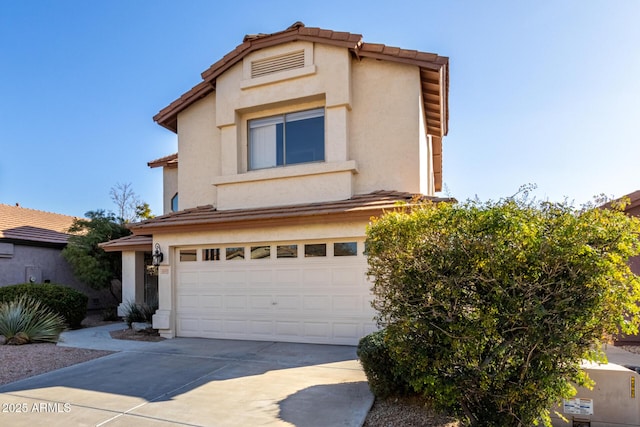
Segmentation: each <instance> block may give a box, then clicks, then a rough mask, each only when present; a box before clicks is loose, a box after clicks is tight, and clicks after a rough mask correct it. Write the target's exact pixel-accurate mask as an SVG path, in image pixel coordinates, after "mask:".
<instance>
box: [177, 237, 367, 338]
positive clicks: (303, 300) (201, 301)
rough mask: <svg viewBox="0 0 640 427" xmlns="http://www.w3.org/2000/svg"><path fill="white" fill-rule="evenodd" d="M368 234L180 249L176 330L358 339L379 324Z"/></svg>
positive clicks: (244, 335)
mask: <svg viewBox="0 0 640 427" xmlns="http://www.w3.org/2000/svg"><path fill="white" fill-rule="evenodd" d="M363 249H364V248H363V242H361V241H360V242H357V243H356V242H321V243H313V244H309V243H307V244H305V243H296V244H291V243H285V244H263V245H233V246H229V245H227V246H213V247H199V248H181V249H178V250H177V254H178V256H177V258H178V260H177V264H176V282H177V283H176V319H177V335H178V336H183V337H203V338H226V339H247V340H273V341H292V342H307V343H330V344H349V345H355V344H357V343H358V340H359V339H360V338H361V337H363V336H364V335H366V334H368V333H370V332H372V331H374V330H375V329H376V327H375V323H374V321H373V316H374V315H375V312H374V310H373V309H372V308H371V305H370V301H371V297H370V292H369V290H370V283H369V282H368V281H367V279H366V274H365V273H366V269H367V263H366V258H365V257H364V255H363V254H362V252H363Z"/></svg>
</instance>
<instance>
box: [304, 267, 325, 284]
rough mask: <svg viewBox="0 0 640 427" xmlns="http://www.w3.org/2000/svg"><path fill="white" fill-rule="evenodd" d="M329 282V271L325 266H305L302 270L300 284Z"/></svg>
mask: <svg viewBox="0 0 640 427" xmlns="http://www.w3.org/2000/svg"><path fill="white" fill-rule="evenodd" d="M330 283H331V271H330V270H327V269H326V268H320V267H317V268H305V269H304V270H303V272H302V284H303V285H304V286H309V285H318V284H321V285H325V286H326V285H328V284H330Z"/></svg>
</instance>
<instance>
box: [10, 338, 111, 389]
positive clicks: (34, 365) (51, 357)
mask: <svg viewBox="0 0 640 427" xmlns="http://www.w3.org/2000/svg"><path fill="white" fill-rule="evenodd" d="M111 353H112V352H111V351H102V350H87V349H84V348H71V347H58V346H56V345H55V344H49V343H46V344H45V343H39V344H25V345H0V360H1V361H2V369H0V385H2V384H7V383H10V382H13V381H17V380H21V379H23V378H28V377H32V376H34V375H39V374H43V373H45V372H49V371H53V370H55V369H60V368H64V367H65V366H71V365H75V364H76V363H81V362H86V361H87V360H91V359H95V358H97V357H102V356H106V355H107V354H111Z"/></svg>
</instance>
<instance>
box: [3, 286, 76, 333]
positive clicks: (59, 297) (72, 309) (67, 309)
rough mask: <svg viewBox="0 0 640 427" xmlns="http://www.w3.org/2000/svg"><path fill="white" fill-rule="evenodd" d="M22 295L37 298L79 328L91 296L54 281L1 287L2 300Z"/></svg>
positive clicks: (68, 322)
mask: <svg viewBox="0 0 640 427" xmlns="http://www.w3.org/2000/svg"><path fill="white" fill-rule="evenodd" d="M22 295H27V296H30V297H32V298H34V299H37V300H39V301H41V302H42V303H43V304H44V305H46V306H47V307H49V308H51V310H53V311H54V312H55V313H58V314H60V315H61V316H62V317H63V318H64V320H65V322H67V325H69V327H70V328H79V327H80V323H81V322H82V320H83V319H84V318H85V317H86V316H87V302H88V301H89V298H88V297H87V296H86V295H85V294H83V293H82V292H79V291H77V290H75V289H73V288H70V287H68V286H62V285H56V284H53V283H44V284H35V283H23V284H19V285H12V286H4V287H1V288H0V302H9V301H13V300H16V299H18V298H19V297H20V296H22Z"/></svg>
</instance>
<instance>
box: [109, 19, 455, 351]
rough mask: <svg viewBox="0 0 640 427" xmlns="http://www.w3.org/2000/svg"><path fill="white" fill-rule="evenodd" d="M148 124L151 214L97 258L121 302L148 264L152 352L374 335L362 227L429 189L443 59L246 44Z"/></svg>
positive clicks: (335, 43) (334, 36)
mask: <svg viewBox="0 0 640 427" xmlns="http://www.w3.org/2000/svg"><path fill="white" fill-rule="evenodd" d="M201 76H202V81H201V82H200V83H198V84H197V85H196V86H195V87H193V89H191V90H189V91H188V92H187V93H185V94H184V95H182V96H181V97H180V98H178V99H177V100H176V101H174V102H173V103H171V104H170V105H169V106H167V107H166V108H164V109H163V110H161V111H160V112H159V113H158V114H157V115H156V116H155V117H154V120H155V121H156V122H157V123H158V124H160V125H161V126H163V127H165V128H167V129H169V130H170V131H172V132H175V133H177V135H178V153H177V154H173V155H170V156H167V157H164V158H162V159H158V160H155V161H153V162H151V163H149V166H151V167H162V168H163V176H164V202H165V215H163V216H160V217H157V218H155V219H152V220H148V221H144V222H140V223H136V224H133V225H132V226H131V230H132V231H133V233H134V236H132V237H127V238H125V239H122V240H119V241H113V242H110V243H108V244H106V245H104V248H105V249H106V250H117V251H122V252H123V271H124V274H125V277H124V279H123V301H126V300H138V301H140V300H141V289H142V287H143V284H142V283H141V279H140V278H141V277H142V275H143V274H142V271H143V268H144V265H143V264H144V262H143V259H144V257H143V256H142V253H143V252H144V251H147V252H150V251H151V250H152V246H153V250H156V249H158V250H159V251H160V252H162V254H163V257H162V261H161V262H160V265H159V267H158V295H159V309H158V311H157V312H156V314H155V316H154V317H153V325H154V327H155V328H158V329H159V330H160V332H161V334H162V335H163V336H165V337H174V336H185V337H211V338H231V339H256V340H279V341H295V342H309V343H333V344H356V343H357V342H358V339H359V338H360V337H362V336H364V335H366V334H367V333H369V332H371V331H373V330H375V328H376V325H375V322H374V321H373V316H374V315H375V313H374V311H373V309H372V308H371V306H370V301H371V296H370V283H369V282H368V280H367V277H366V270H367V262H366V257H365V255H364V252H365V248H364V241H365V230H366V226H367V224H368V222H369V220H370V218H371V217H372V216H376V215H380V214H381V213H382V212H383V211H384V210H385V209H392V208H393V207H394V206H395V205H396V203H397V202H398V201H404V202H409V201H411V200H412V198H413V197H414V195H423V196H426V197H433V196H434V194H435V192H437V191H439V190H440V187H441V184H442V156H441V150H442V139H443V137H444V136H445V135H446V134H447V120H448V119H447V113H448V112H447V93H448V59H447V58H446V57H441V56H438V55H435V54H432V53H424V52H418V51H414V50H405V49H400V48H396V47H389V46H385V45H382V44H371V43H364V42H363V41H362V36H360V35H358V34H351V33H344V32H334V31H330V30H324V29H319V28H308V27H305V26H304V25H303V24H301V23H296V24H294V25H293V26H291V27H290V28H288V29H286V30H284V31H282V32H278V33H274V34H260V35H252V36H246V37H245V38H244V41H243V42H242V44H240V45H239V46H237V47H236V48H235V49H234V50H232V51H231V52H229V53H228V54H227V55H225V56H224V57H223V58H222V59H220V60H219V61H218V62H216V63H215V64H213V65H212V66H211V67H210V68H209V69H208V70H206V71H204V72H203V73H202V75H201Z"/></svg>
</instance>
